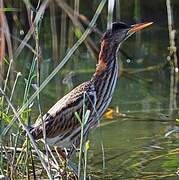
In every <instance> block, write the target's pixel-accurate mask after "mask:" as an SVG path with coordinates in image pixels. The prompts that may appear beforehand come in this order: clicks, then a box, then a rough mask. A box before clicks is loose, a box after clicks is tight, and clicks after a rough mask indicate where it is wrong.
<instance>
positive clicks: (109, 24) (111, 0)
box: [107, 0, 115, 29]
mask: <svg viewBox="0 0 179 180" xmlns="http://www.w3.org/2000/svg"><path fill="white" fill-rule="evenodd" d="M114 4H115V0H108V17H107V29H111V28H112V21H113V11H114Z"/></svg>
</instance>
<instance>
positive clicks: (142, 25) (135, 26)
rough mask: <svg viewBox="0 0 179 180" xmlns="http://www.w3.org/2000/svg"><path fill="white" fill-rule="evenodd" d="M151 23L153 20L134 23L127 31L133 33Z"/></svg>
mask: <svg viewBox="0 0 179 180" xmlns="http://www.w3.org/2000/svg"><path fill="white" fill-rule="evenodd" d="M151 24H153V22H146V23H138V24H134V25H132V26H131V29H130V30H129V31H128V33H135V32H137V31H140V30H141V29H144V28H146V27H147V26H150V25H151Z"/></svg>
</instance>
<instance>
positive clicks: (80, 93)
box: [31, 22, 151, 149]
mask: <svg viewBox="0 0 179 180" xmlns="http://www.w3.org/2000/svg"><path fill="white" fill-rule="evenodd" d="M150 24H151V23H141V24H136V25H132V26H129V25H127V24H125V23H122V22H119V23H113V25H112V29H109V30H107V31H106V33H105V34H104V36H103V38H102V42H101V50H100V53H99V60H98V64H97V67H96V71H95V73H94V75H93V76H92V78H91V80H90V81H87V82H84V83H83V84H81V85H79V86H77V87H76V88H74V89H73V90H72V91H71V92H69V93H68V94H67V95H65V96H64V97H63V98H62V99H60V100H59V101H58V102H57V103H56V104H55V105H54V106H53V107H52V108H51V109H50V110H49V111H48V112H47V113H46V114H45V115H44V116H43V123H44V126H45V130H46V142H47V143H48V144H50V145H56V146H59V147H60V148H71V149H74V147H79V143H80V133H81V124H80V122H79V120H78V119H77V117H76V116H75V112H77V113H78V114H79V116H80V117H81V118H82V114H83V112H84V109H83V107H84V104H85V110H87V109H88V110H90V115H89V118H88V121H87V123H86V124H85V125H84V133H83V136H84V141H85V140H86V138H87V136H88V133H89V130H90V129H91V128H93V127H95V126H96V125H97V124H98V122H99V119H100V118H101V116H102V115H103V113H104V111H105V110H106V108H107V107H108V105H109V103H110V101H111V99H112V94H113V92H114V88H115V85H116V81H117V77H118V71H119V68H118V62H117V58H116V53H117V50H118V48H119V46H120V45H121V43H122V42H123V41H125V40H126V39H127V38H128V37H129V36H131V35H132V34H133V33H135V32H136V31H139V30H140V29H143V28H144V27H146V26H149V25H150ZM31 134H32V136H33V137H34V139H36V140H38V139H42V138H43V125H42V123H40V124H39V125H36V126H34V127H33V128H32V130H31Z"/></svg>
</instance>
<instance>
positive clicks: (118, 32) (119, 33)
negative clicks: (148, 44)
mask: <svg viewBox="0 0 179 180" xmlns="http://www.w3.org/2000/svg"><path fill="white" fill-rule="evenodd" d="M151 24H152V22H146V23H138V24H134V25H128V24H126V23H124V22H114V23H113V24H112V28H111V29H108V30H107V31H106V33H104V36H103V38H102V39H103V40H108V41H110V42H111V43H114V45H117V46H118V45H120V44H121V43H123V42H124V41H125V40H126V39H127V38H128V37H130V36H131V35H132V34H134V33H135V32H138V31H140V30H142V29H143V28H145V27H147V26H150V25H151Z"/></svg>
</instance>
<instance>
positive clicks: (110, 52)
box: [92, 40, 118, 81]
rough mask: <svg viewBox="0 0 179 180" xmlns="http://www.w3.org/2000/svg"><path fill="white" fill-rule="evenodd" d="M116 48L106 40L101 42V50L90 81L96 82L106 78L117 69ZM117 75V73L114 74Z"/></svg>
mask: <svg viewBox="0 0 179 180" xmlns="http://www.w3.org/2000/svg"><path fill="white" fill-rule="evenodd" d="M117 49H118V47H117V46H115V45H114V44H113V43H111V42H110V41H108V40H103V41H102V42H101V49H100V53H99V58H98V64H97V65H96V71H95V73H94V75H93V77H92V80H94V81H98V79H99V78H102V77H103V76H106V75H107V74H109V72H112V69H115V68H116V66H117V68H118V63H117V60H116V52H117ZM115 73H117V72H115Z"/></svg>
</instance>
